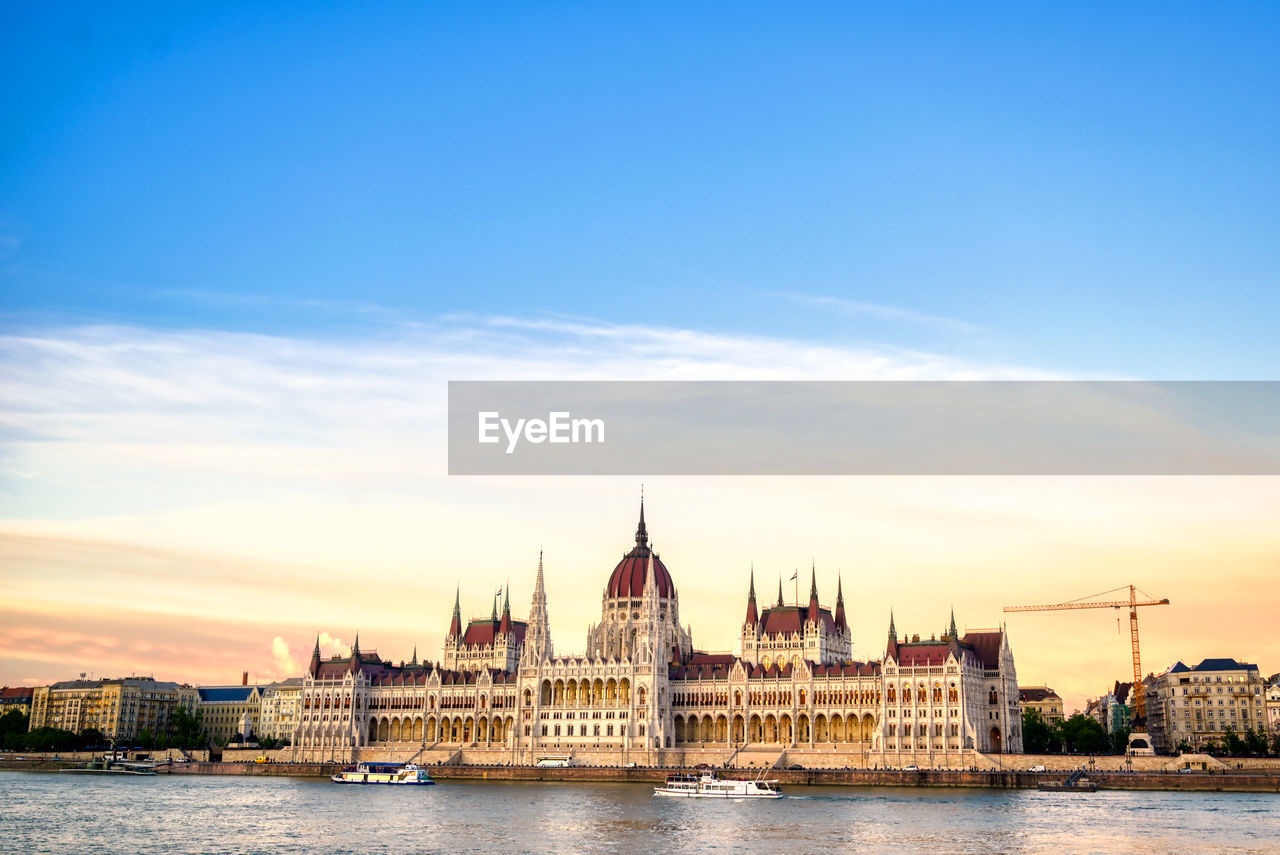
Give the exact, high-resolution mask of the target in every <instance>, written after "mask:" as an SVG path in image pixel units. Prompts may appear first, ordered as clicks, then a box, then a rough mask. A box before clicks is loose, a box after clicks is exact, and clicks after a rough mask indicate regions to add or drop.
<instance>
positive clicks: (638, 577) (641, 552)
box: [604, 497, 676, 599]
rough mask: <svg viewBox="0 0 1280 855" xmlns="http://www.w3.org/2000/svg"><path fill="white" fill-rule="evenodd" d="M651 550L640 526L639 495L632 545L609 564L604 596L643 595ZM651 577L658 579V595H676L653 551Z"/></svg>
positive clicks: (644, 532) (641, 504)
mask: <svg viewBox="0 0 1280 855" xmlns="http://www.w3.org/2000/svg"><path fill="white" fill-rule="evenodd" d="M650 555H653V550H652V549H650V548H649V532H648V530H647V529H645V527H644V498H643V497H641V499H640V525H639V526H637V527H636V548H635V549H633V550H631V551H630V552H628V553H627V554H626V555H625V556H623V558H622V560H621V561H619V562H618V566H617V567H614V568H613V575H611V576H610V577H609V584H607V585H605V586H604V595H605V596H606V597H623V598H631V597H642V596H644V579H645V576H646V575H647V574H648V572H649V556H650ZM653 578H654V579H655V580H656V581H657V583H658V596H659V597H665V598H667V599H672V598H674V597H675V595H676V586H675V584H674V583H672V581H671V574H670V573H668V572H667V568H666V565H664V564H663V563H662V559H661V558H659V557H658V556H657V555H653Z"/></svg>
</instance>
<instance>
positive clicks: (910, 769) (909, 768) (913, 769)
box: [902, 763, 920, 772]
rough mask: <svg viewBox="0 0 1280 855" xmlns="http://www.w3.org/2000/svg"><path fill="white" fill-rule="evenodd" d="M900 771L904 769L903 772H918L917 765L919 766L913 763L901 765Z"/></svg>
mask: <svg viewBox="0 0 1280 855" xmlns="http://www.w3.org/2000/svg"><path fill="white" fill-rule="evenodd" d="M902 771H904V772H919V771H920V767H919V766H917V765H915V764H914V763H912V764H911V765H910V766H903V767H902Z"/></svg>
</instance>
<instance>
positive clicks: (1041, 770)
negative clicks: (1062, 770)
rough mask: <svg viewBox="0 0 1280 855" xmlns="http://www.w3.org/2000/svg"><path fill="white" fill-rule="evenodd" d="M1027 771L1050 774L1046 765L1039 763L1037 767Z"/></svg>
mask: <svg viewBox="0 0 1280 855" xmlns="http://www.w3.org/2000/svg"><path fill="white" fill-rule="evenodd" d="M1027 771H1028V772H1048V771H1049V770H1048V769H1046V768H1045V767H1044V764H1043V763H1037V764H1036V765H1034V766H1032V767H1031V768H1030V769H1028V770H1027Z"/></svg>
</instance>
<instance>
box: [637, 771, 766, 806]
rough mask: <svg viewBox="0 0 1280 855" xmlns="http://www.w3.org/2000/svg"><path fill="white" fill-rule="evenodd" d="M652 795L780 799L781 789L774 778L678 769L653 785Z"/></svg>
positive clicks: (695, 797) (685, 797)
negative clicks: (750, 778)
mask: <svg viewBox="0 0 1280 855" xmlns="http://www.w3.org/2000/svg"><path fill="white" fill-rule="evenodd" d="M653 794H654V795H655V796H671V797H674V798H684V799H780V798H782V790H780V789H779V788H778V782H777V781H763V780H760V779H759V778H757V779H756V780H754V781H746V780H739V779H736V778H721V777H719V776H718V775H716V774H714V773H712V772H702V773H701V774H693V773H691V772H680V773H677V774H675V775H668V776H667V780H666V783H664V784H663V785H662V786H660V787H654V788H653Z"/></svg>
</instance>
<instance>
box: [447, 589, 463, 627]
mask: <svg viewBox="0 0 1280 855" xmlns="http://www.w3.org/2000/svg"><path fill="white" fill-rule="evenodd" d="M449 637H450V638H461V637H462V586H461V585H459V586H458V589H457V590H456V591H455V592H454V595H453V620H452V621H450V623H449Z"/></svg>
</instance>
